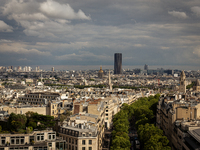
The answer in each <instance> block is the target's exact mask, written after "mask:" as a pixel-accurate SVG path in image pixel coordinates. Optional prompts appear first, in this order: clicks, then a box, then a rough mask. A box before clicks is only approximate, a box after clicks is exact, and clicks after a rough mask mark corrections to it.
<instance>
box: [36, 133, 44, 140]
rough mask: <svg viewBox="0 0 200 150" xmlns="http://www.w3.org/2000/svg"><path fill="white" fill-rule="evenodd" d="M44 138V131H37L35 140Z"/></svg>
mask: <svg viewBox="0 0 200 150" xmlns="http://www.w3.org/2000/svg"><path fill="white" fill-rule="evenodd" d="M43 140H44V133H38V134H37V141H43Z"/></svg>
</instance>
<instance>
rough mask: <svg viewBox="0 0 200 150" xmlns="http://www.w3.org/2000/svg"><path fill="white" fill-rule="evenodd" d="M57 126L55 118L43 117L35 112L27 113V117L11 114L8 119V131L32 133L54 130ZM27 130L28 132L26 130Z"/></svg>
mask: <svg viewBox="0 0 200 150" xmlns="http://www.w3.org/2000/svg"><path fill="white" fill-rule="evenodd" d="M54 125H55V121H54V117H52V116H49V115H41V114H38V113H34V112H27V113H26V115H21V114H14V113H11V114H10V116H9V118H8V127H7V130H9V131H13V132H18V133H25V131H26V132H31V131H32V130H33V129H39V130H44V129H46V128H52V127H53V126H54ZM26 127H28V128H27V130H25V129H26Z"/></svg>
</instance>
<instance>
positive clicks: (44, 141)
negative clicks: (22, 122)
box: [0, 130, 65, 150]
mask: <svg viewBox="0 0 200 150" xmlns="http://www.w3.org/2000/svg"><path fill="white" fill-rule="evenodd" d="M16 149H17V150H19V149H22V150H41V149H42V150H57V149H65V141H64V140H62V139H58V138H56V132H54V131H53V130H42V131H33V132H32V133H29V134H0V150H16Z"/></svg>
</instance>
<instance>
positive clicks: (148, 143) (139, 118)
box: [111, 94, 170, 150]
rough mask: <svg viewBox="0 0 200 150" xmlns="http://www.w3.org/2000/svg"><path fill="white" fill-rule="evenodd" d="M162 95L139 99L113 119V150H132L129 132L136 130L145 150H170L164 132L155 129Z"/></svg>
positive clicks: (123, 106) (123, 108) (122, 109)
mask: <svg viewBox="0 0 200 150" xmlns="http://www.w3.org/2000/svg"><path fill="white" fill-rule="evenodd" d="M159 97H160V95H159V94H157V95H155V96H149V97H148V98H147V97H144V98H139V99H138V100H137V101H136V102H135V103H133V104H131V105H128V104H123V105H122V108H121V110H120V112H118V113H117V114H116V115H115V116H114V119H113V127H114V130H113V132H112V146H111V147H112V149H118V150H120V149H127V150H128V149H130V142H129V136H128V131H129V127H130V128H136V129H137V131H138V132H137V133H138V137H139V140H140V142H141V146H142V148H143V149H144V150H161V149H166V150H167V149H170V147H169V146H167V145H168V143H169V141H168V139H167V138H166V137H165V136H163V131H162V130H160V129H158V128H157V127H155V125H154V123H155V116H156V111H157V103H158V100H159Z"/></svg>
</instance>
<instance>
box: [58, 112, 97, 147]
mask: <svg viewBox="0 0 200 150" xmlns="http://www.w3.org/2000/svg"><path fill="white" fill-rule="evenodd" d="M97 119H98V116H97V115H92V114H81V115H74V116H72V117H70V120H69V121H68V122H67V123H66V122H65V123H64V125H63V126H62V127H60V131H59V136H60V137H62V139H63V140H65V141H66V148H68V149H69V150H98V149H101V145H99V144H100V142H99V140H100V139H99V131H98V126H97V124H96V120H97Z"/></svg>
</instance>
